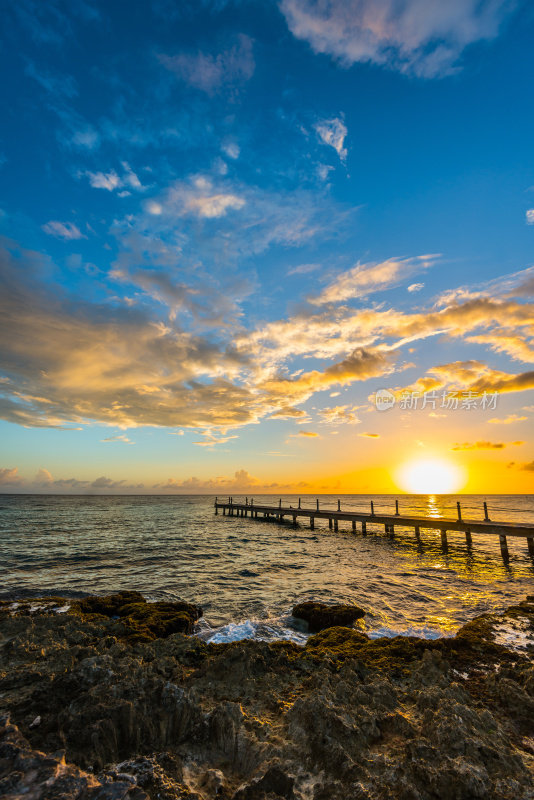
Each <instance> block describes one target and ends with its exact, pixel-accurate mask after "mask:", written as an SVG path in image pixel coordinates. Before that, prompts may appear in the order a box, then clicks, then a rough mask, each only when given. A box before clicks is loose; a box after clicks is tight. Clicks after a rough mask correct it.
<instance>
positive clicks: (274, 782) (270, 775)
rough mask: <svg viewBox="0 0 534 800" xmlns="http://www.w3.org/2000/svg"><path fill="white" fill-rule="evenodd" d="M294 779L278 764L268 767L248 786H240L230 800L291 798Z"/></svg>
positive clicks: (289, 799) (285, 799)
mask: <svg viewBox="0 0 534 800" xmlns="http://www.w3.org/2000/svg"><path fill="white" fill-rule="evenodd" d="M294 784H295V779H294V778H292V777H291V776H290V775H287V774H286V773H285V772H284V771H283V770H282V769H281V768H280V767H279V766H273V767H269V769H268V770H267V772H266V773H265V775H263V777H262V778H259V779H258V780H254V781H252V782H251V783H249V784H248V786H242V787H241V788H240V789H238V790H237V792H236V793H235V794H234V796H233V798H232V800H266V798H269V800H271V798H273V800H275V799H276V800H279V798H283V800H293V798H294V797H295V794H294V792H293V786H294Z"/></svg>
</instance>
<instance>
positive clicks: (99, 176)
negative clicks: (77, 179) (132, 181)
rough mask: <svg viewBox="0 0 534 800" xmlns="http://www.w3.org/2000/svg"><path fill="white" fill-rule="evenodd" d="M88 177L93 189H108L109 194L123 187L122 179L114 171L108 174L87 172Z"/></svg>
mask: <svg viewBox="0 0 534 800" xmlns="http://www.w3.org/2000/svg"><path fill="white" fill-rule="evenodd" d="M86 175H87V177H88V178H89V183H90V184H91V186H92V187H93V189H107V191H108V192H112V191H113V190H114V189H117V188H118V187H119V186H121V179H120V178H119V176H118V175H117V173H116V172H115V171H114V170H111V172H108V173H105V172H86Z"/></svg>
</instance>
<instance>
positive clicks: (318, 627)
mask: <svg viewBox="0 0 534 800" xmlns="http://www.w3.org/2000/svg"><path fill="white" fill-rule="evenodd" d="M291 613H292V615H293V616H294V617H296V618H297V619H303V620H304V621H305V622H307V623H308V628H309V630H310V631H311V632H312V633H316V632H318V631H322V630H323V629H324V628H332V627H334V626H340V625H342V626H348V627H350V626H351V625H353V624H354V623H355V622H356V620H358V619H362V617H364V616H365V611H364V610H363V609H362V608H359V607H358V606H348V605H335V606H331V605H327V604H326V603H314V602H309V603H299V604H298V605H296V606H295V607H294V608H293V611H292V612H291Z"/></svg>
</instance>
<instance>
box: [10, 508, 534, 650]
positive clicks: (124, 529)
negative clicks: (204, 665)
mask: <svg viewBox="0 0 534 800" xmlns="http://www.w3.org/2000/svg"><path fill="white" fill-rule="evenodd" d="M279 497H280V495H276V496H274V495H273V496H267V495H261V496H260V495H257V496H255V497H254V502H256V503H258V504H259V503H261V502H265V503H271V504H273V505H275V504H278V500H279ZM316 497H318V498H319V501H320V506H321V509H323V508H324V509H326V508H331V509H335V508H337V501H338V499H339V500H340V502H341V508H342V509H347V510H350V509H354V510H369V508H370V501H371V500H373V502H374V506H375V511H377V512H380V511H383V512H388V511H389V512H391V513H393V512H394V501H395V498H394V497H392V496H387V495H369V496H366V495H340V496H335V497H334V496H332V495H323V496H321V495H318V496H317V495H313V496H302V505H303V507H310V508H311V507H315V500H316ZM239 499H240V498H239V497H238V496H237V495H236V496H234V500H235V501H238V500H239ZM457 500H459V501H460V502H461V505H462V514H463V518H464V519H483V516H484V514H483V510H482V509H483V502H484V500H486V501H487V503H488V509H489V514H490V517H491V519H492V520H495V521H497V520H498V521H507V522H517V523H527V522H534V496H533V495H490V496H487V497H482V496H475V495H462V496H458V497H456V496H452V495H446V496H443V495H434V496H427V495H409V496H400V498H399V502H400V511H401V513H402V512H416V513H420V514H427V515H432V516H436V517H450V518H455V515H456V501H457ZM282 502H283V504H284V505H286V504H287V505H289V504H291V505H297V503H298V497H297V496H296V495H282ZM213 503H214V497H212V496H198V495H193V496H183V495H172V496H171V495H167V496H161V495H160V496H153V495H151V496H148V495H147V496H132V495H129V496H128V495H120V496H64V495H61V496H59V495H0V565H1V567H0V599H14V600H16V599H20V598H25V597H26V598H27V597H36V596H44V595H50V594H54V595H63V596H69V597H73V598H75V597H80V596H83V595H86V594H92V593H96V594H103V593H109V592H114V591H118V590H120V589H135V590H138V591H140V592H142V593H143V594H144V595H145V596H146V597H147V598H148V599H151V600H156V599H157V600H159V599H184V600H188V601H191V602H195V603H198V604H200V605H201V606H202V608H203V609H204V617H203V619H202V621H201V622H200V624H199V627H198V631H197V633H198V635H199V636H201V637H202V638H204V639H206V640H208V641H230V640H235V639H241V638H260V639H266V640H274V639H280V638H289V639H292V640H294V641H297V642H303V641H305V638H306V634H305V632H303V631H302V630H299V629H298V627H295V624H294V621H293V620H292V618H291V614H290V612H291V608H292V606H293V605H294V604H295V603H296V602H300V601H303V600H312V599H313V600H320V601H323V602H343V603H345V602H347V603H356V604H357V605H360V606H361V607H362V608H364V609H365V610H366V612H367V614H366V619H365V628H366V630H367V632H368V633H369V634H370V635H371V636H384V635H386V636H393V635H396V634H403V635H416V636H422V637H427V638H435V637H438V636H447V635H452V634H453V633H454V632H455V631H456V630H457V629H458V627H460V626H461V625H462V624H463V623H465V622H466V621H468V620H469V619H472V618H473V617H475V616H476V615H477V614H480V613H482V612H485V611H498V610H500V609H504V608H505V607H506V606H508V605H510V604H512V603H514V602H516V601H517V600H519V599H522V598H524V597H525V595H526V594H532V593H533V592H534V562H533V561H532V559H531V558H530V557H529V555H528V550H527V544H526V541H525V540H524V539H514V538H512V537H510V538H509V539H508V546H509V550H510V561H509V563H508V564H505V563H504V562H503V560H502V558H501V556H500V551H499V544H498V538H497V537H495V536H478V535H474V536H473V547H472V549H471V550H468V549H467V547H466V543H465V537H464V536H463V535H462V534H459V533H450V534H449V537H448V538H449V547H448V550H447V552H444V551H443V550H442V547H441V539H440V535H439V533H438V531H436V530H426V529H424V530H422V531H421V542H417V540H416V539H415V537H414V534H413V530H411V529H402V528H401V527H400V526H399V527H398V528H396V535H395V537H394V538H393V539H390V538H388V537H386V536H385V535H384V531H383V527H378V526H377V527H373V526H372V525H369V526H368V535H367V536H366V537H363V536H362V535H361V533H356V534H353V533H352V532H351V530H350V523H343V522H341V523H340V526H339V527H340V529H339V531H338V532H337V533H336V532H333V531H331V530H329V528H328V523H327V522H326V521H316V525H315V530H313V531H312V530H310V529H309V527H308V526H307V525H306V524H305V521H304V520H302V521H301V523H300V525H299V526H298V527H297V528H293V526H292V525H291V524H290V523H289V522H286V523H285V524H283V525H279V524H277V523H276V522H266V521H264V520H263V519H258V520H251V519H250V518H245V519H242V518H240V517H228V516H222V515H221V514H219V515H218V516H215V515H214V508H213Z"/></svg>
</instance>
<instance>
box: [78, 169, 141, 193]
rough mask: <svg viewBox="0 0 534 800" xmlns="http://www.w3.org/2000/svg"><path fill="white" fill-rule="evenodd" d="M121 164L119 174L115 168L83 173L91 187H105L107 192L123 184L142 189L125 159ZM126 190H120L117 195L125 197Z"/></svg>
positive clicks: (121, 186)
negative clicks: (121, 170)
mask: <svg viewBox="0 0 534 800" xmlns="http://www.w3.org/2000/svg"><path fill="white" fill-rule="evenodd" d="M121 166H122V169H123V174H122V175H121V176H119V175H118V174H117V172H115V170H113V169H112V170H110V171H109V172H89V171H87V172H85V173H84V174H85V175H86V176H87V177H88V178H89V183H90V184H91V186H92V187H93V189H106V190H107V191H108V192H113V191H115V189H121V188H123V187H125V186H127V187H130V188H131V189H135V190H137V191H142V190H143V189H144V188H145V187H144V186H143V185H142V183H141V181H140V180H139V178H138V176H137V175H136V174H135V172H134V171H133V170H132V168H131V167H130V165H129V164H128V162H127V161H122V162H121ZM127 195H128V192H121V193H120V194H119V197H125V196H127Z"/></svg>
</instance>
